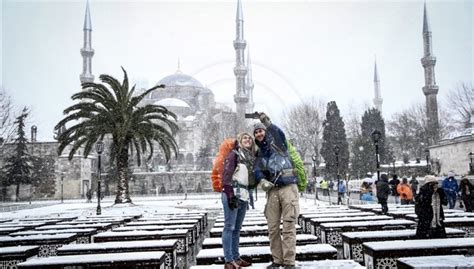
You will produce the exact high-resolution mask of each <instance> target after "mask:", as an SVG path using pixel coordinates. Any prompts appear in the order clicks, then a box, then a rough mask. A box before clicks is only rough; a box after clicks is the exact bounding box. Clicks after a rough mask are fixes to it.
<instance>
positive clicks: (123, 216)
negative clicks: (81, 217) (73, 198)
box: [86, 212, 143, 220]
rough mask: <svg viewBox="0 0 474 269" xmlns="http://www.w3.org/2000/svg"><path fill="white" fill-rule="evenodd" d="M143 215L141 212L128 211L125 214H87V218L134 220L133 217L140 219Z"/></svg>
mask: <svg viewBox="0 0 474 269" xmlns="http://www.w3.org/2000/svg"><path fill="white" fill-rule="evenodd" d="M141 217H143V215H142V214H141V213H136V214H130V213H129V212H127V214H123V215H118V214H113V215H90V216H86V218H90V219H101V218H102V219H103V218H106V219H107V218H109V219H111V218H112V219H113V218H124V219H129V220H133V219H135V220H136V219H139V218H141Z"/></svg>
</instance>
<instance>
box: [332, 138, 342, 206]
mask: <svg viewBox="0 0 474 269" xmlns="http://www.w3.org/2000/svg"><path fill="white" fill-rule="evenodd" d="M340 151H341V148H340V147H339V146H338V145H335V146H334V154H335V155H336V182H337V187H338V190H337V204H339V203H342V201H341V196H340V194H339V152H340Z"/></svg>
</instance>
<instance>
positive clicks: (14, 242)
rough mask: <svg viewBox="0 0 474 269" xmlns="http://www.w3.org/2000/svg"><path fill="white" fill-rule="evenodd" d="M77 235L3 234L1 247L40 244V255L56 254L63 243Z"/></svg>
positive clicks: (72, 239) (71, 240) (67, 242)
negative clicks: (13, 235)
mask: <svg viewBox="0 0 474 269" xmlns="http://www.w3.org/2000/svg"><path fill="white" fill-rule="evenodd" d="M76 237H77V235H76V234H74V233H69V234H49V235H43V234H42V235H26V236H15V237H12V236H1V237H0V247H11V246H39V253H38V255H39V256H40V257H48V256H56V250H57V249H58V248H59V247H61V246H62V245H65V244H69V243H71V242H74V241H75V240H76Z"/></svg>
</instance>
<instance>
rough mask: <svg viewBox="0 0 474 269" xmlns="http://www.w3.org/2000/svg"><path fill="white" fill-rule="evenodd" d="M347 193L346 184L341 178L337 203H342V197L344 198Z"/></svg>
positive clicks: (338, 183)
mask: <svg viewBox="0 0 474 269" xmlns="http://www.w3.org/2000/svg"><path fill="white" fill-rule="evenodd" d="M345 193H346V184H344V181H343V180H342V179H340V180H339V181H338V182H337V204H338V205H340V204H342V199H344V194H345Z"/></svg>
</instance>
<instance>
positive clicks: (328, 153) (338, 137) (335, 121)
mask: <svg viewBox="0 0 474 269" xmlns="http://www.w3.org/2000/svg"><path fill="white" fill-rule="evenodd" d="M323 125H324V130H323V144H322V147H321V156H322V157H323V158H324V160H325V163H326V176H328V177H329V178H333V179H336V176H337V173H338V170H339V175H340V176H341V177H342V175H344V174H345V173H346V172H347V171H348V166H349V144H348V143H347V139H346V130H345V129H344V122H343V121H342V117H341V116H340V113H339V108H338V107H337V104H336V102H335V101H331V102H329V103H328V105H327V110H326V120H325V121H324V123H323ZM336 146H337V147H339V154H338V157H339V158H338V159H339V162H338V163H339V165H337V163H336V154H335V147H336Z"/></svg>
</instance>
